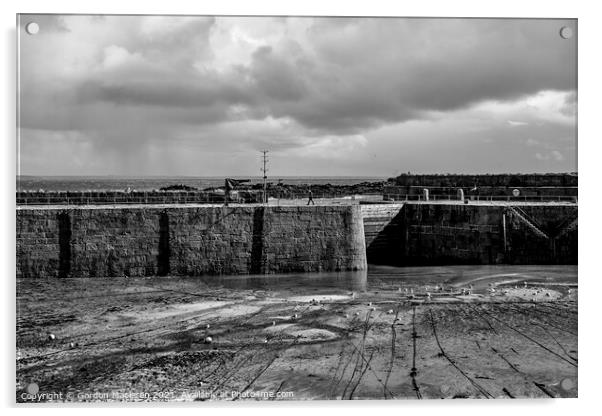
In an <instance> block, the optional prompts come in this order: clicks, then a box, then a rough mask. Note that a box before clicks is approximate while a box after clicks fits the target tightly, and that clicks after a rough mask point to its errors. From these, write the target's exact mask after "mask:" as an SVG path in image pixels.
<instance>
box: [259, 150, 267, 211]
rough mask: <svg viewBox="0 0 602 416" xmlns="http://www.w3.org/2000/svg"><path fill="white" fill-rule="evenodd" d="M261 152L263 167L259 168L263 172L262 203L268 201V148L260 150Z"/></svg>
mask: <svg viewBox="0 0 602 416" xmlns="http://www.w3.org/2000/svg"><path fill="white" fill-rule="evenodd" d="M261 153H262V154H263V156H262V159H263V168H261V169H260V170H261V171H262V172H263V203H264V204H267V203H268V192H267V191H268V183H267V179H268V176H267V173H268V168H267V164H268V150H262V151H261Z"/></svg>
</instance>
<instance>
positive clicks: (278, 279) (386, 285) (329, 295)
mask: <svg viewBox="0 0 602 416" xmlns="http://www.w3.org/2000/svg"><path fill="white" fill-rule="evenodd" d="M172 279H173V278H172ZM182 279H184V280H189V279H190V280H192V281H199V282H202V283H203V284H205V285H207V286H208V287H211V288H223V289H233V290H254V291H267V292H269V293H270V294H271V295H272V296H276V297H281V298H286V299H287V300H290V301H293V302H311V300H312V299H315V300H317V301H320V302H322V301H328V300H331V301H336V300H344V299H348V298H350V297H353V295H354V294H355V293H361V292H369V291H379V290H396V289H397V290H405V289H411V288H415V289H420V290H424V289H425V288H426V290H432V291H436V290H437V289H439V290H441V289H442V288H444V289H445V290H447V291H454V290H455V291H457V290H459V289H460V288H464V287H466V288H468V287H469V286H470V285H472V287H473V292H474V293H485V292H486V291H487V290H488V289H489V288H490V287H498V286H500V287H501V286H505V287H506V286H507V287H508V288H514V286H518V287H520V288H522V287H524V282H527V284H528V286H529V288H531V287H534V286H550V287H552V286H557V287H562V286H564V287H572V286H576V285H577V266H576V265H568V266H567V265H543V266H540V265H537V266H529V265H528V266H522V265H519V266H515V265H499V266H498V265H496V266H438V267H390V266H376V265H370V266H369V268H368V270H367V271H353V272H351V271H350V272H329V273H289V274H269V275H242V276H241V275H224V276H199V277H194V278H182ZM152 280H153V281H154V280H155V279H152ZM156 280H157V282H158V283H160V278H157V279H156Z"/></svg>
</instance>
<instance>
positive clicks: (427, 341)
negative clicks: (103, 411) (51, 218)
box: [16, 266, 578, 402]
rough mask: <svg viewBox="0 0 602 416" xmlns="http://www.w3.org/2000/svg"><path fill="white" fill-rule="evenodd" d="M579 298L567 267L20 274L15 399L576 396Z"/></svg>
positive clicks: (574, 278) (570, 268) (574, 269)
mask: <svg viewBox="0 0 602 416" xmlns="http://www.w3.org/2000/svg"><path fill="white" fill-rule="evenodd" d="M577 296H578V291H577V267H576V266H483V267H479V266H455V267H428V268H389V267H371V268H370V271H369V272H368V273H366V272H353V273H325V274H309V275H295V274H291V275H271V276H248V277H241V276H223V277H202V278H201V277H199V278H194V279H193V278H189V279H183V278H152V279H142V278H141V279H132V278H129V279H114V278H113V279H62V280H58V279H53V280H50V279H49V280H40V279H36V280H34V279H22V280H18V282H17V386H16V393H17V395H16V396H17V401H19V402H23V401H25V402H29V401H32V400H33V401H37V400H39V401H76V402H81V401H164V400H169V401H194V400H291V399H293V400H308V399H439V398H525V397H538V398H548V397H576V396H577V360H578V353H577ZM33 383H35V384H36V385H37V386H39V392H38V394H37V395H34V396H32V395H28V392H32V391H35V389H33V388H32V386H33ZM44 393H45V394H47V395H46V396H43V395H41V394H44Z"/></svg>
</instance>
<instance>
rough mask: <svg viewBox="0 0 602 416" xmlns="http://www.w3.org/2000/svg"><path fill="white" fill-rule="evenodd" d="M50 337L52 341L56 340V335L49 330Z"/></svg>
mask: <svg viewBox="0 0 602 416" xmlns="http://www.w3.org/2000/svg"><path fill="white" fill-rule="evenodd" d="M48 339H49V340H50V341H54V340H55V339H56V335H54V334H53V333H51V332H49V333H48Z"/></svg>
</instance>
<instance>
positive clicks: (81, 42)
mask: <svg viewBox="0 0 602 416" xmlns="http://www.w3.org/2000/svg"><path fill="white" fill-rule="evenodd" d="M30 17H31V18H32V19H33V18H35V19H36V20H37V21H39V22H40V27H41V31H40V36H37V37H28V36H24V37H22V41H21V71H20V76H21V84H20V96H21V122H22V124H21V127H22V128H24V129H30V130H31V131H36V132H42V131H56V132H60V131H64V132H77V134H72V133H69V135H68V136H69V138H70V139H69V140H71V142H73V141H74V140H80V141H83V140H84V138H85V140H87V141H86V143H87V144H88V145H89V146H91V147H92V148H97V149H99V148H101V147H107V146H108V147H111V148H113V149H114V150H115V152H113V153H114V154H116V155H119V154H120V150H124V149H127V151H130V149H135V148H139V149H142V148H144V147H145V146H147V145H148V146H158V143H162V144H163V145H164V146H168V145H169V143H170V142H178V143H182V142H186V143H190V144H191V146H192V145H194V146H201V147H202V148H203V149H205V150H206V151H208V152H210V151H211V149H218V148H221V147H220V146H222V147H223V146H229V147H228V148H229V149H231V148H234V147H235V143H238V145H239V146H243V147H245V148H253V149H256V148H260V147H261V148H263V147H267V146H269V147H271V148H274V149H281V150H283V151H285V150H286V149H302V148H307V149H312V150H311V151H312V152H317V151H322V150H324V149H330V148H332V149H336V148H337V146H338V147H341V144H340V143H339V142H338V141H337V140H336V137H344V138H347V139H346V140H348V142H349V143H352V144H353V143H354V145H356V146H359V147H361V146H365V145H366V140H365V138H364V137H363V136H365V135H366V134H368V133H369V132H371V131H375V130H376V129H379V128H384V127H386V126H391V125H397V124H399V123H404V122H408V121H412V120H430V119H433V118H437V119H445V118H446V117H454V113H455V112H457V111H461V110H466V109H470V108H472V107H474V106H476V105H478V104H479V103H483V102H490V101H492V102H505V101H506V102H513V101H517V100H525V99H527V97H530V96H534V95H536V94H538V93H539V92H542V91H561V92H566V94H565V95H562V100H563V103H562V104H559V105H558V106H551V105H548V103H547V102H546V105H547V106H548V107H549V108H552V109H553V111H556V112H558V113H559V114H561V115H562V116H567V117H573V116H574V114H575V108H576V93H575V90H576V73H575V65H574V62H575V61H576V39H575V38H573V39H570V40H565V39H562V38H561V37H560V36H559V28H560V27H561V26H563V25H571V26H573V27H576V22H575V21H559V20H532V19H531V20H517V19H514V20H510V19H507V20H502V19H398V18H388V19H377V18H345V19H338V18H315V19H311V18H276V19H272V18H227V17H220V18H212V17H140V16H107V17H104V18H96V17H91V16H67V17H64V18H63V17H60V16H37V17H36V16H29V17H28V18H30ZM557 97H560V96H557V95H554V96H553V98H554V99H557ZM548 107H546V108H548ZM549 108H548V110H549ZM548 110H546V111H548ZM550 111H551V110H550ZM488 114H489V113H488ZM489 116H490V115H489ZM516 116H517V115H516V114H513V117H514V119H512V120H504V121H503V122H501V123H499V125H500V126H502V125H503V126H508V123H509V124H510V125H512V126H519V125H523V124H522V123H523V122H521V121H520V120H518V119H519V118H520V117H516ZM532 116H533V117H539V116H538V115H535V114H532ZM517 120H518V121H517ZM546 120H547V121H546V122H552V123H554V122H556V121H555V120H556V118H554V117H548V119H546ZM563 122H564V121H563ZM500 128H501V127H500ZM504 134H509V133H508V132H506V131H505V130H504V131H501V130H500V134H497V133H496V135H495V137H498V136H499V137H501V136H503V135H504ZM33 136H35V137H36V140H43V135H42V134H41V133H36V134H34V135H33ZM65 136H67V133H65ZM53 137H54V136H53ZM216 137H219V140H217V141H216ZM56 140H58V138H57V139H56ZM320 140H321V141H320ZM329 146H330V147H329ZM359 147H358V148H359ZM86 149H88V148H86ZM312 154H313V153H312Z"/></svg>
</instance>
